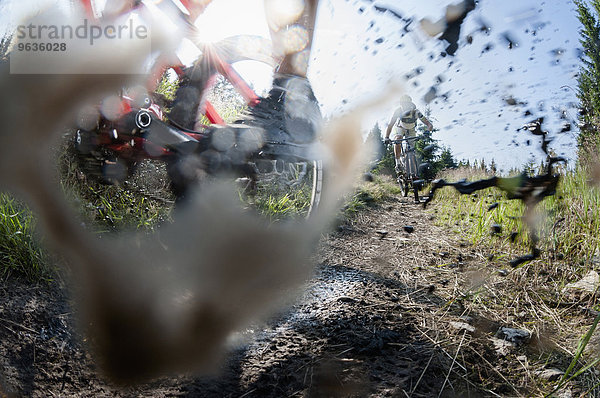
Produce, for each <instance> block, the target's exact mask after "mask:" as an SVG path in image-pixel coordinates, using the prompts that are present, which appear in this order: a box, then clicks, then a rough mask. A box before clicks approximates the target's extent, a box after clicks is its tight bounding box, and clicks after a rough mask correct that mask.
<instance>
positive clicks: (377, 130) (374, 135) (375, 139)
mask: <svg viewBox="0 0 600 398" xmlns="http://www.w3.org/2000/svg"><path fill="white" fill-rule="evenodd" d="M365 143H366V144H367V145H371V146H372V147H373V152H374V158H375V159H376V160H378V161H379V160H381V159H382V158H383V157H384V156H385V154H386V149H387V148H386V147H385V144H384V143H383V135H382V132H381V127H379V123H375V125H374V126H373V128H372V129H371V131H369V134H368V135H367V139H366V140H365ZM392 169H393V166H392Z"/></svg>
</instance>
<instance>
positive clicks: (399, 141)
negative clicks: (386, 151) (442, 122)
mask: <svg viewBox="0 0 600 398" xmlns="http://www.w3.org/2000/svg"><path fill="white" fill-rule="evenodd" d="M417 138H419V137H418V136H415V137H408V138H402V139H399V140H390V144H401V143H402V142H405V141H406V142H408V141H412V140H416V139H417ZM383 142H384V143H385V142H386V141H383Z"/></svg>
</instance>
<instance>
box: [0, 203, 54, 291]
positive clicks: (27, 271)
mask: <svg viewBox="0 0 600 398" xmlns="http://www.w3.org/2000/svg"><path fill="white" fill-rule="evenodd" d="M35 228H36V220H35V217H34V215H33V213H32V212H31V210H30V209H29V208H27V207H26V206H25V205H24V204H23V203H21V202H20V201H18V200H16V199H14V198H13V197H12V196H10V195H8V194H5V193H0V276H1V277H2V278H3V279H4V278H6V277H8V276H11V275H17V276H22V277H26V278H27V279H30V280H32V281H36V280H41V279H47V278H50V274H51V267H50V263H51V262H50V257H49V255H48V253H47V251H46V250H45V249H44V248H43V244H42V239H41V238H40V237H39V236H37V235H36V231H35Z"/></svg>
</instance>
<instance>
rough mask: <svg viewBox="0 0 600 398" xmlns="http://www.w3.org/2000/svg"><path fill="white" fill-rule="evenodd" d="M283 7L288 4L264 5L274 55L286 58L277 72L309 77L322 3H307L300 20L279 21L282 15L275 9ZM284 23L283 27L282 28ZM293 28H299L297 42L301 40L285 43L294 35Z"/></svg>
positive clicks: (272, 2) (276, 0) (267, 1)
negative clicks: (318, 9) (291, 34)
mask: <svg viewBox="0 0 600 398" xmlns="http://www.w3.org/2000/svg"><path fill="white" fill-rule="evenodd" d="M281 3H285V1H282V0H265V2H264V4H265V14H266V16H267V21H268V23H269V31H270V33H271V38H272V40H273V44H274V51H275V52H276V54H279V55H280V56H282V57H283V59H282V61H281V63H280V64H279V67H278V68H277V71H276V72H277V73H279V74H282V75H295V76H299V77H306V74H307V71H308V60H309V58H310V51H311V47H312V42H313V36H314V31H315V22H316V16H317V8H318V5H319V0H307V1H305V2H304V8H303V10H302V12H301V13H300V15H298V17H297V19H295V20H293V19H294V16H287V17H288V18H289V19H288V20H285V21H281V20H278V19H281V14H280V13H279V12H277V8H276V7H277V5H281ZM282 22H283V24H284V26H281V25H282ZM290 28H293V29H298V28H300V31H299V32H295V33H296V34H297V37H296V38H300V40H298V41H290V40H286V38H287V37H286V36H288V35H289V34H290V33H291V32H292V31H291V30H290ZM289 44H292V45H291V46H290V45H289Z"/></svg>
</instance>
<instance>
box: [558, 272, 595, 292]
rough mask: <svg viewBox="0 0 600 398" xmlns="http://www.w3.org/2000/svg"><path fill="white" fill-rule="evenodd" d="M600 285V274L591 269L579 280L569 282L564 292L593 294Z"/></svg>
mask: <svg viewBox="0 0 600 398" xmlns="http://www.w3.org/2000/svg"><path fill="white" fill-rule="evenodd" d="M599 286H600V275H598V273H597V272H596V271H590V272H588V273H587V275H586V276H584V277H583V278H581V279H580V280H578V281H577V282H573V283H569V284H568V285H567V286H565V288H564V292H565V293H567V294H572V295H577V294H579V295H588V294H589V295H593V294H596V291H597V290H598V287H599Z"/></svg>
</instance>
